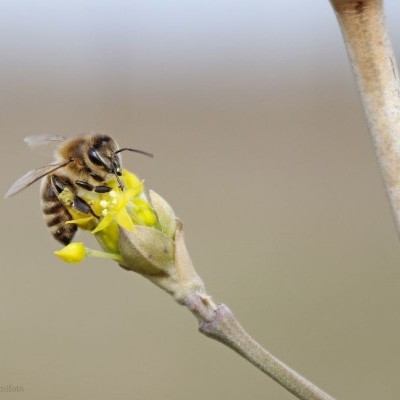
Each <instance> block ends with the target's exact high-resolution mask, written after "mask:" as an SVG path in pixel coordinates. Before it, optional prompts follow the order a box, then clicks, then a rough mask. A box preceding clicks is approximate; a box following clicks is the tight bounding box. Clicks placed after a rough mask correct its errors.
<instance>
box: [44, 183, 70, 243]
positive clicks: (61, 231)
mask: <svg viewBox="0 0 400 400" xmlns="http://www.w3.org/2000/svg"><path fill="white" fill-rule="evenodd" d="M41 194H42V211H43V217H44V220H45V222H46V224H47V226H48V227H49V230H50V232H51V234H52V235H53V236H54V238H55V239H56V240H58V241H59V242H61V243H63V244H65V245H67V244H69V243H70V242H71V240H72V238H73V237H74V235H75V232H76V231H77V229H78V227H77V226H76V225H75V224H66V222H67V221H70V220H71V219H72V217H71V214H70V213H69V212H68V210H67V208H66V207H65V206H64V205H63V204H62V203H61V202H60V200H59V199H58V197H57V190H56V188H55V187H54V185H53V182H52V175H48V176H47V177H46V178H45V179H44V182H43V183H42V193H41Z"/></svg>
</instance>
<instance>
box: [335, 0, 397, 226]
mask: <svg viewBox="0 0 400 400" xmlns="http://www.w3.org/2000/svg"><path fill="white" fill-rule="evenodd" d="M330 2H331V3H332V6H333V8H334V10H335V13H336V16H337V19H338V21H339V24H340V27H341V30H342V34H343V38H344V41H345V44H346V47H347V52H348V55H349V58H350V62H351V64H352V67H353V70H354V73H355V75H356V78H357V83H358V88H359V91H360V93H361V98H362V101H363V105H364V110H365V114H366V116H367V120H368V125H369V128H370V132H371V135H372V138H373V141H374V145H375V151H376V154H377V157H378V160H379V164H380V166H381V170H382V174H383V178H384V181H385V185H386V189H387V192H388V195H389V199H390V202H391V206H392V211H393V214H394V217H395V221H396V225H397V230H398V232H399V233H400V95H399V93H400V88H399V81H398V71H397V66H396V60H395V57H394V55H393V50H392V46H391V43H390V40H389V37H388V33H387V29H386V24H385V19H384V14H383V2H382V0H330Z"/></svg>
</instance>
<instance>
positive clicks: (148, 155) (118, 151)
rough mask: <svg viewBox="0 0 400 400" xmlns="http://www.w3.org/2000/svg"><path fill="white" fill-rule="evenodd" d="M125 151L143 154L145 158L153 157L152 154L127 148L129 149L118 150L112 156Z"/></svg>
mask: <svg viewBox="0 0 400 400" xmlns="http://www.w3.org/2000/svg"><path fill="white" fill-rule="evenodd" d="M126 150H128V151H133V152H135V153H139V154H143V155H145V156H147V157H151V158H153V157H154V155H153V154H152V153H149V152H147V151H144V150H138V149H131V148H129V147H124V148H122V149H119V150H117V151H115V152H114V154H118V153H121V152H122V151H126Z"/></svg>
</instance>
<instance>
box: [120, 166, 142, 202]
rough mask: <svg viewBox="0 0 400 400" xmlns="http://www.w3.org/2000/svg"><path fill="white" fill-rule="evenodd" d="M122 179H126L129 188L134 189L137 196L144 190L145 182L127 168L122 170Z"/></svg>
mask: <svg viewBox="0 0 400 400" xmlns="http://www.w3.org/2000/svg"><path fill="white" fill-rule="evenodd" d="M122 179H123V180H124V183H125V186H126V187H127V189H132V190H133V192H134V196H137V195H138V194H139V193H141V192H143V182H142V181H141V180H139V178H138V177H137V176H136V175H134V174H132V173H131V172H129V171H127V170H126V169H123V170H122Z"/></svg>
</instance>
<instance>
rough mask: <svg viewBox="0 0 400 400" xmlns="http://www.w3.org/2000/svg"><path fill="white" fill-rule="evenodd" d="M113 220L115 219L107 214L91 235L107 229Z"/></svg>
mask: <svg viewBox="0 0 400 400" xmlns="http://www.w3.org/2000/svg"><path fill="white" fill-rule="evenodd" d="M112 220H113V217H112V215H111V214H107V215H106V216H105V217H104V218H103V219H102V220H101V221H100V223H99V224H98V225H97V226H96V228H94V229H93V230H92V232H91V233H97V232H99V231H101V230H103V229H106V228H107V226H108V225H110V223H111V221H112Z"/></svg>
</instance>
